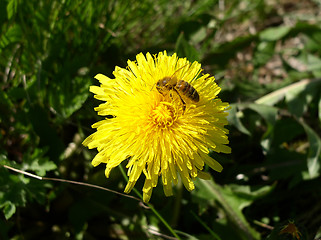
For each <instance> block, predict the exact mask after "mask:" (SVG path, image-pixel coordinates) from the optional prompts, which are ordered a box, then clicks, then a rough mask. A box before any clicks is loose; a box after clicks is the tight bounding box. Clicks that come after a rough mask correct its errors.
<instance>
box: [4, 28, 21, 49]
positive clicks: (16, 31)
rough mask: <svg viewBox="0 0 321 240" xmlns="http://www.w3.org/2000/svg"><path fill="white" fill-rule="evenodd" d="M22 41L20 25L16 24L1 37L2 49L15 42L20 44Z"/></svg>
mask: <svg viewBox="0 0 321 240" xmlns="http://www.w3.org/2000/svg"><path fill="white" fill-rule="evenodd" d="M21 39H22V31H21V28H20V26H19V25H18V24H14V25H13V26H11V27H10V28H9V29H8V30H7V31H6V32H5V33H4V34H3V35H2V36H1V37H0V48H5V47H6V46H8V45H9V44H11V43H14V42H20V41H21Z"/></svg>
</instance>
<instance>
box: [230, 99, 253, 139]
mask: <svg viewBox="0 0 321 240" xmlns="http://www.w3.org/2000/svg"><path fill="white" fill-rule="evenodd" d="M230 106H231V108H230V109H229V110H228V113H229V114H228V116H227V120H228V121H229V123H230V124H232V125H234V126H235V127H236V128H237V129H238V130H239V131H240V132H242V133H244V134H246V135H251V133H250V132H249V130H247V129H246V127H244V125H243V123H242V122H241V120H240V114H238V112H237V104H231V105H230Z"/></svg>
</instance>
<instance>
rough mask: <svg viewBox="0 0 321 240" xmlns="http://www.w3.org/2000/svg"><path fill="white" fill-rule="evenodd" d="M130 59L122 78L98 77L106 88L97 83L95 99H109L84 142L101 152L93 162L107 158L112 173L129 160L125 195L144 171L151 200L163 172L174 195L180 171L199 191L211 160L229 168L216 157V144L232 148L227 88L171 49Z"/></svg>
mask: <svg viewBox="0 0 321 240" xmlns="http://www.w3.org/2000/svg"><path fill="white" fill-rule="evenodd" d="M127 63H128V67H127V69H124V68H120V67H116V68H115V71H114V72H113V75H114V77H115V78H114V79H111V78H108V77H106V76H104V75H102V74H98V75H96V76H95V78H96V79H98V80H99V82H100V86H99V87H98V86H91V87H90V91H91V92H92V93H94V94H95V98H97V99H99V100H101V101H104V103H102V104H100V105H99V106H98V107H96V108H95V111H97V112H98V114H99V115H102V116H106V118H105V119H104V120H102V121H99V122H97V123H95V124H93V125H92V127H93V128H96V129H97V131H96V132H95V133H93V134H92V135H90V136H89V137H88V138H87V139H85V141H84V142H83V144H84V145H85V146H87V147H88V148H90V149H92V148H97V150H98V154H97V155H96V156H95V158H94V159H93V160H92V164H93V166H97V165H99V164H100V163H105V164H106V170H105V175H106V177H107V178H108V177H109V174H110V171H111V170H112V169H113V168H114V167H116V166H118V165H119V164H120V163H121V162H123V161H125V160H126V162H127V165H126V167H127V168H128V172H127V174H128V176H129V181H128V184H127V186H126V188H125V192H126V193H129V192H130V191H131V190H132V188H133V187H134V185H135V183H136V182H137V180H138V178H139V177H140V175H141V174H142V173H144V175H145V178H146V179H145V183H144V187H143V200H144V202H148V201H149V199H150V197H151V194H152V190H153V188H154V187H156V186H157V183H158V177H160V176H161V179H162V183H163V188H164V193H165V195H166V196H170V195H172V185H175V184H177V182H178V177H179V176H180V178H181V180H182V182H183V184H184V186H185V187H186V189H187V190H189V191H191V190H193V189H194V184H193V181H192V180H193V179H195V178H196V177H202V178H204V177H207V176H208V174H207V173H205V172H202V169H203V167H204V163H206V164H208V165H209V166H210V167H211V168H212V169H214V170H216V171H218V172H220V171H222V166H221V165H220V164H219V163H218V162H217V161H215V160H214V159H212V158H211V157H209V156H208V153H209V149H212V150H213V151H215V152H223V153H230V152H231V149H230V147H228V146H226V144H228V143H229V141H228V138H227V134H228V130H227V129H225V128H224V126H225V125H227V120H226V116H227V114H228V113H227V112H226V109H227V108H228V107H229V105H228V103H223V102H222V101H221V100H220V99H219V98H217V94H218V93H219V92H220V90H221V89H220V87H218V86H217V84H216V83H215V81H214V80H215V79H214V77H213V76H210V75H209V74H202V73H201V72H202V69H201V64H199V63H198V62H193V63H191V62H189V61H188V60H187V59H186V58H178V57H177V55H176V54H173V55H172V56H168V55H167V53H166V51H164V52H160V53H158V54H157V55H155V56H152V55H151V54H150V53H147V54H146V56H145V55H144V54H142V53H140V54H138V55H137V56H136V61H130V60H128V62H127ZM180 80H184V81H180ZM110 116H112V117H110Z"/></svg>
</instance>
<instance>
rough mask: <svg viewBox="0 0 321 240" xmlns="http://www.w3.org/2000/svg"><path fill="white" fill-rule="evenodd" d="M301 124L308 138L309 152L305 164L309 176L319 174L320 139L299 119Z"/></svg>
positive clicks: (320, 162) (312, 176) (320, 161)
mask: <svg viewBox="0 0 321 240" xmlns="http://www.w3.org/2000/svg"><path fill="white" fill-rule="evenodd" d="M299 122H300V123H301V125H302V126H303V128H304V130H305V132H306V134H307V135H308V140H309V145H310V148H309V153H308V159H307V166H308V172H309V176H310V178H316V177H319V176H320V164H321V139H320V137H319V136H318V134H317V133H316V132H315V131H314V130H313V129H312V128H310V127H309V126H308V125H307V124H306V123H305V122H303V121H299Z"/></svg>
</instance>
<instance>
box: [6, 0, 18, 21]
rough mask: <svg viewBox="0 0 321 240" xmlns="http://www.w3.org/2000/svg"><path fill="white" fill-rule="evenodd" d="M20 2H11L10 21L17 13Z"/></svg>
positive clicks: (9, 8) (8, 7)
mask: <svg viewBox="0 0 321 240" xmlns="http://www.w3.org/2000/svg"><path fill="white" fill-rule="evenodd" d="M18 5H19V0H9V2H8V5H7V13H8V19H9V20H10V19H11V18H12V16H13V15H15V14H16V13H17V10H18Z"/></svg>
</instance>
